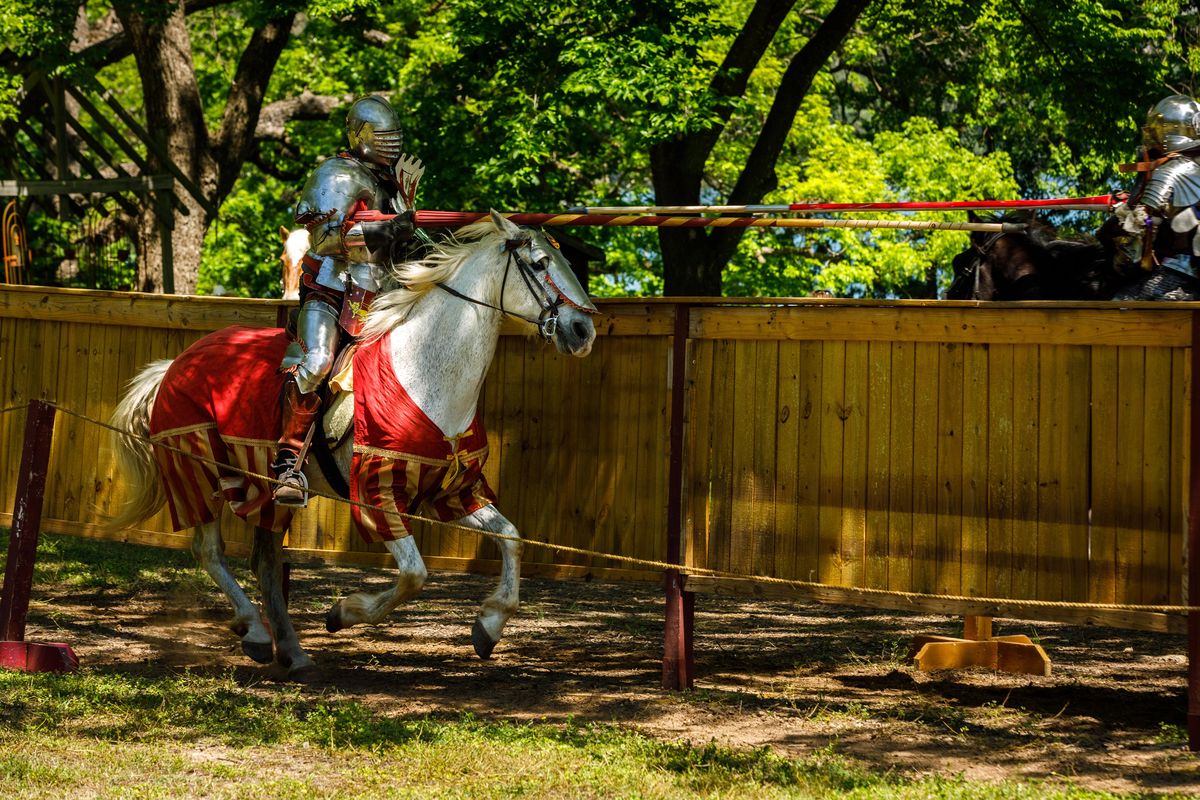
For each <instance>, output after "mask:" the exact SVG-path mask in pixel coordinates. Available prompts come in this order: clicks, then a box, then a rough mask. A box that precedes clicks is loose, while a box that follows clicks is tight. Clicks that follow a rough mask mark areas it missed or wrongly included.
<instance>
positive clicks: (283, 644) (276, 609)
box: [250, 526, 316, 679]
mask: <svg viewBox="0 0 1200 800" xmlns="http://www.w3.org/2000/svg"><path fill="white" fill-rule="evenodd" d="M250 567H251V569H253V570H254V572H255V574H256V575H257V576H258V587H259V589H260V590H261V592H262V602H263V608H264V609H265V610H266V612H267V621H268V622H270V623H271V631H272V632H273V633H274V634H275V660H276V661H278V662H279V663H280V664H281V665H282V666H284V667H287V669H288V676H289V677H291V678H298V679H303V678H306V677H308V676H309V674H311V673H315V672H316V664H314V663H313V660H312V659H311V658H309V656H308V653H306V652H304V648H302V647H301V646H300V637H298V636H297V635H296V629H295V628H294V627H292V618H291V616H290V615H289V614H288V609H287V600H286V599H284V596H283V534H281V533H274V532H272V531H269V530H267V529H266V528H260V527H257V526H255V528H254V549H253V550H252V551H251V553H250Z"/></svg>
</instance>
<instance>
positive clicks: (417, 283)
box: [360, 217, 503, 341]
mask: <svg viewBox="0 0 1200 800" xmlns="http://www.w3.org/2000/svg"><path fill="white" fill-rule="evenodd" d="M488 237H495V238H498V239H499V238H502V237H503V234H502V233H501V232H500V231H499V230H498V229H497V228H496V225H495V223H494V222H492V220H491V219H490V218H489V217H484V218H483V219H481V220H479V221H478V222H472V223H471V224H470V225H466V226H464V227H462V228H459V229H458V230H456V231H455V232H454V233H453V234H452V235H451V237H450V239H449V240H448V241H446V242H443V243H442V244H439V245H438V246H436V247H435V248H434V250H433V252H432V253H430V254H429V255H427V256H425V258H422V259H419V260H417V261H408V262H405V263H403V264H397V265H396V266H395V268H394V269H393V270H392V277H393V278H394V280H395V281H396V283H397V284H399V287H398V288H396V289H392V290H391V291H386V292H383V293H382V294H380V295H379V296H378V297H376V298H375V300H374V301H373V302H372V303H371V310H370V312H369V313H368V314H367V320H366V322H365V323H364V324H363V329H362V333H361V334H360V338H361V339H362V340H363V341H370V340H371V339H375V338H378V337H379V336H382V335H383V334H385V333H387V332H388V331H390V330H391V329H392V328H394V327H396V326H397V325H399V324H400V323H401V322H403V321H404V319H405V318H406V317H407V316H408V313H409V311H411V310H412V307H413V304H415V303H416V302H417V301H418V300H420V299H421V298H422V297H424V296H425V293H426V292H428V291H429V290H430V289H432V288H434V287H435V286H437V284H439V283H441V282H443V281H447V280H449V279H450V278H452V277H454V274H455V273H456V272H458V270H459V268H460V267H462V265H463V264H464V263H465V262H466V260H467V259H468V258H469V257H470V256H471V255H472V254H473V253H475V252H476V251H477V250H478V247H479V244H478V243H479V242H480V241H481V240H483V239H485V238H488Z"/></svg>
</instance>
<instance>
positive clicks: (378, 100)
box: [346, 95, 404, 167]
mask: <svg viewBox="0 0 1200 800" xmlns="http://www.w3.org/2000/svg"><path fill="white" fill-rule="evenodd" d="M346 138H347V139H349V140H350V152H351V153H353V154H354V155H356V156H358V157H359V158H361V159H362V160H364V161H370V162H371V163H373V164H379V165H381V166H384V167H391V166H392V165H393V164H395V163H396V161H397V160H398V159H399V158H400V147H401V146H402V144H403V140H404V137H403V136H402V135H401V133H400V120H399V118H398V117H397V116H396V112H395V111H394V110H393V109H392V107H391V106H390V105H389V104H388V101H387V100H384V99H383V98H382V97H376V96H374V95H372V96H370V97H363V98H360V99H358V100H355V101H354V105H352V106H350V111H349V112H348V113H347V114H346Z"/></svg>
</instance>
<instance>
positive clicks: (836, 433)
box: [817, 342, 848, 586]
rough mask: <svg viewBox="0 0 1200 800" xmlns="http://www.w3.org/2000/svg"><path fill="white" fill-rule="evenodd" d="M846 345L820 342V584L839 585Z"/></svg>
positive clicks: (840, 571) (841, 562) (840, 579)
mask: <svg viewBox="0 0 1200 800" xmlns="http://www.w3.org/2000/svg"><path fill="white" fill-rule="evenodd" d="M845 398H846V344H845V342H824V343H823V344H822V348H821V405H820V409H821V494H820V498H821V506H820V517H819V519H818V526H819V528H818V536H819V537H820V539H819V541H820V549H819V551H818V558H817V574H818V576H819V577H818V580H819V581H820V582H821V583H827V584H830V585H835V586H836V585H841V583H842V569H843V568H844V567H845V564H844V563H843V561H842V552H841V534H842V518H843V517H842V515H843V508H842V486H843V476H842V469H843V465H844V462H843V460H842V457H843V451H842V434H843V431H844V429H845V423H846V417H847V416H848V413H847V410H846V405H845Z"/></svg>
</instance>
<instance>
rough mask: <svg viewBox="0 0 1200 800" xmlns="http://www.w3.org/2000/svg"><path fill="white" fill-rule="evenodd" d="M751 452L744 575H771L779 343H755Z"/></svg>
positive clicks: (775, 480)
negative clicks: (747, 534)
mask: <svg viewBox="0 0 1200 800" xmlns="http://www.w3.org/2000/svg"><path fill="white" fill-rule="evenodd" d="M754 374H755V387H754V401H753V416H752V417H751V420H750V421H751V423H752V426H753V441H754V451H753V458H752V468H751V476H750V477H751V481H750V485H749V490H750V497H749V501H750V508H749V511H750V513H749V515H748V516H749V525H748V532H749V534H750V536H749V545H750V548H749V549H750V563H749V564H748V565H747V571H748V574H751V575H773V574H774V568H775V540H776V536H777V534H776V527H775V526H776V511H777V508H778V505H779V503H778V500H777V499H776V490H777V478H776V465H775V462H776V451H777V449H778V447H779V440H778V426H779V422H778V421H779V379H778V376H779V345H778V343H776V342H758V343H757V347H756V350H755V362H754Z"/></svg>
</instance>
